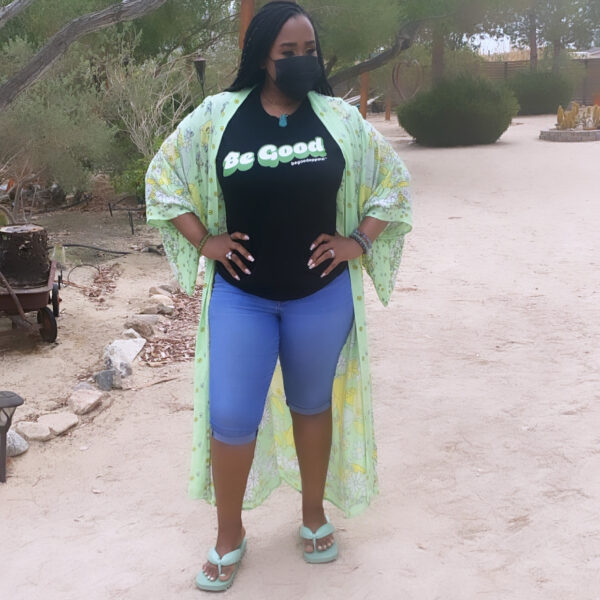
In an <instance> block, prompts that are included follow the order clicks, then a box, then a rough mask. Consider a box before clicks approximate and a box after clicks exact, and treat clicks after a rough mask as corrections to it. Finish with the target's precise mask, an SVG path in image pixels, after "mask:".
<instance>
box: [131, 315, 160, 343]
mask: <svg viewBox="0 0 600 600" xmlns="http://www.w3.org/2000/svg"><path fill="white" fill-rule="evenodd" d="M141 317H156V323H158V315H138V316H137V317H134V318H133V319H129V320H128V321H127V322H126V323H125V327H128V328H129V329H128V331H129V330H133V331H136V332H137V333H138V334H140V335H141V336H142V337H143V338H145V339H147V340H151V339H152V338H153V337H154V327H153V326H152V325H153V323H151V322H150V321H149V320H146V319H142V318H141Z"/></svg>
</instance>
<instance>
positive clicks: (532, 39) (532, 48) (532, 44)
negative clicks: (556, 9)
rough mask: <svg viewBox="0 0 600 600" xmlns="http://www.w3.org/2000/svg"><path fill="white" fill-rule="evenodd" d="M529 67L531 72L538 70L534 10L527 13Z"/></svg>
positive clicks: (535, 16)
mask: <svg viewBox="0 0 600 600" xmlns="http://www.w3.org/2000/svg"><path fill="white" fill-rule="evenodd" d="M528 18H529V66H530V68H531V70H532V71H537V68H538V37H537V15H536V13H535V11H534V10H531V11H529V14H528Z"/></svg>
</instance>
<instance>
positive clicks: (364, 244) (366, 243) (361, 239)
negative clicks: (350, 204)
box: [350, 227, 373, 254]
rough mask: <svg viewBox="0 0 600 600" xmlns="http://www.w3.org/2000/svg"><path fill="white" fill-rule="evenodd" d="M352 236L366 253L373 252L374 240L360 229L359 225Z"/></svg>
mask: <svg viewBox="0 0 600 600" xmlns="http://www.w3.org/2000/svg"><path fill="white" fill-rule="evenodd" d="M350 237H351V238H352V239H353V240H355V241H356V242H357V243H358V244H359V245H360V247H361V248H362V249H363V252H364V253H365V254H369V253H370V252H371V248H372V247H373V242H372V241H371V239H370V238H369V236H368V235H367V234H366V233H364V232H363V231H361V230H360V229H358V227H357V228H356V229H355V230H354V231H353V232H352V233H351V234H350Z"/></svg>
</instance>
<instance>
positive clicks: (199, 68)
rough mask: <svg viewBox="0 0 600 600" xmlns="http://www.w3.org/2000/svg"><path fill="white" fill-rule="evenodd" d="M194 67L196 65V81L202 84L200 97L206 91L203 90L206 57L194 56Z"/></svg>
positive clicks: (204, 94)
mask: <svg viewBox="0 0 600 600" xmlns="http://www.w3.org/2000/svg"><path fill="white" fill-rule="evenodd" d="M194 67H196V75H197V76H198V81H199V82H200V85H201V86H202V99H204V97H205V96H206V92H205V91H204V81H205V79H206V59H205V58H204V57H203V56H200V55H198V56H196V58H194Z"/></svg>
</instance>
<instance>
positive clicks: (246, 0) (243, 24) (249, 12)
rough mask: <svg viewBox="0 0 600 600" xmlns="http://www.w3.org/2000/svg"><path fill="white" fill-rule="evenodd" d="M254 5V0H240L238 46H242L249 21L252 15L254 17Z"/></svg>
mask: <svg viewBox="0 0 600 600" xmlns="http://www.w3.org/2000/svg"><path fill="white" fill-rule="evenodd" d="M255 6H256V2H255V0H242V6H241V10H240V48H243V47H244V37H246V31H248V25H250V21H252V17H254V9H255Z"/></svg>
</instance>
